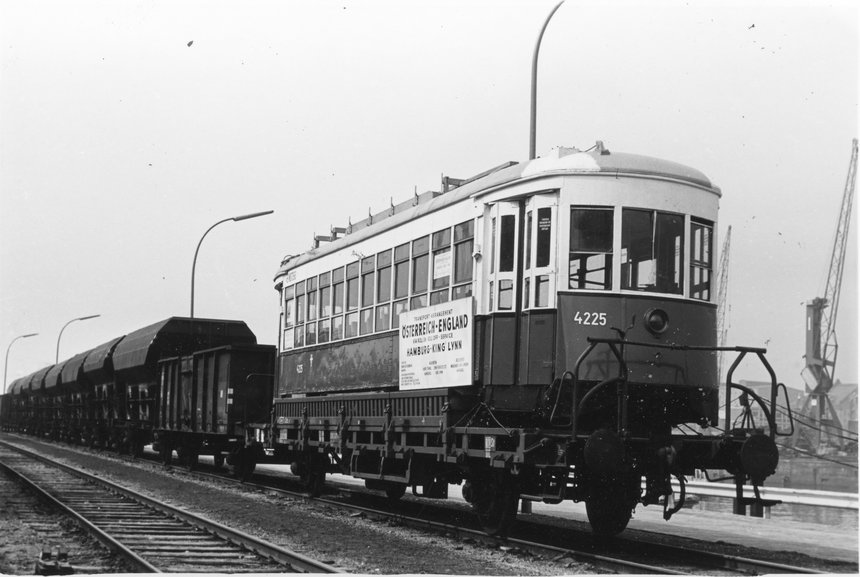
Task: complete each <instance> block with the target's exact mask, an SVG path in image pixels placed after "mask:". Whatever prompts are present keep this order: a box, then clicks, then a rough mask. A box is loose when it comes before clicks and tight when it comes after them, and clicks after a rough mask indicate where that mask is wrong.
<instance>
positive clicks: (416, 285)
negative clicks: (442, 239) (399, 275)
mask: <svg viewBox="0 0 860 577" xmlns="http://www.w3.org/2000/svg"><path fill="white" fill-rule="evenodd" d="M429 253H430V237H429V236H425V237H422V238H419V239H418V240H414V241H412V298H411V299H410V301H409V308H410V309H411V310H413V311H414V310H415V309H420V308H423V307H426V306H427V285H428V280H429V278H428V277H429V276H430V274H429V267H430V254H429Z"/></svg>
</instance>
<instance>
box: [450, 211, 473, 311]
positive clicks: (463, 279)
mask: <svg viewBox="0 0 860 577" xmlns="http://www.w3.org/2000/svg"><path fill="white" fill-rule="evenodd" d="M474 245H475V221H473V220H467V221H466V222H463V223H460V224H458V225H456V226H454V288H453V289H451V292H452V294H451V299H452V300H457V299H462V298H467V297H470V296H472V266H473V261H472V252H473V248H474Z"/></svg>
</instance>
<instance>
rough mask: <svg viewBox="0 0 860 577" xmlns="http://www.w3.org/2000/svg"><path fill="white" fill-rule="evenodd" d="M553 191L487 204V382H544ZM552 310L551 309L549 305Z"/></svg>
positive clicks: (547, 377) (550, 338) (551, 292)
mask: <svg viewBox="0 0 860 577" xmlns="http://www.w3.org/2000/svg"><path fill="white" fill-rule="evenodd" d="M555 210H556V209H555V195H552V194H546V195H535V196H531V197H528V198H524V199H522V200H518V201H504V202H497V203H495V204H493V205H490V206H488V207H487V211H486V212H485V217H486V219H487V220H486V221H485V222H488V223H489V227H488V228H489V230H488V236H489V238H488V239H487V240H488V245H489V247H490V255H492V256H491V259H489V263H488V265H487V270H486V273H487V274H486V277H485V278H486V284H485V287H484V288H485V295H486V298H487V301H486V302H487V303H488V306H487V312H488V313H489V314H488V316H487V321H486V322H487V325H486V329H485V331H484V343H483V347H484V353H485V354H484V366H483V373H484V375H485V382H486V383H488V384H494V385H513V384H548V383H549V382H550V381H551V380H552V373H553V364H552V363H553V354H554V350H555V316H554V315H552V314H549V309H554V307H555V274H554V273H555V240H554V234H555V222H554V221H555ZM553 312H554V310H553Z"/></svg>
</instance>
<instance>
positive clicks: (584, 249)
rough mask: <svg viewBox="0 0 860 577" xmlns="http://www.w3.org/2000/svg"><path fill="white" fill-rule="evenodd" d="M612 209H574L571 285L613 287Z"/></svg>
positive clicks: (571, 230) (572, 215)
mask: <svg viewBox="0 0 860 577" xmlns="http://www.w3.org/2000/svg"><path fill="white" fill-rule="evenodd" d="M612 218H613V217H612V209H611V208H571V209H570V258H569V260H568V277H569V278H568V288H572V289H591V290H610V289H612Z"/></svg>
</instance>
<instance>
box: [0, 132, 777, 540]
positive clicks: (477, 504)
mask: <svg viewBox="0 0 860 577" xmlns="http://www.w3.org/2000/svg"><path fill="white" fill-rule="evenodd" d="M719 197H720V191H719V189H718V188H717V187H715V186H714V185H713V184H712V183H711V182H710V181H709V180H708V179H707V178H706V177H705V176H704V175H703V174H702V173H701V172H699V171H697V170H694V169H692V168H688V167H686V166H682V165H679V164H676V163H673V162H667V161H664V160H659V159H655V158H649V157H645V156H638V155H633V154H620V153H613V152H610V151H609V150H607V149H606V148H605V147H604V146H603V145H602V144H601V143H597V144H596V145H595V146H594V147H593V148H592V149H590V150H588V151H579V150H576V149H566V148H559V149H557V150H556V151H554V152H553V153H552V154H550V155H548V156H546V157H543V158H536V159H534V160H531V161H528V162H524V163H513V162H511V163H506V164H503V165H501V166H498V167H495V168H493V169H491V170H488V171H486V172H484V173H481V174H479V175H477V176H475V177H472V178H468V179H454V178H449V177H444V178H443V181H442V188H441V190H440V191H439V192H426V193H424V194H421V195H417V194H416V195H415V196H414V197H413V198H410V199H408V200H406V201H404V202H402V203H400V204H397V205H394V204H392V206H391V207H390V208H389V209H387V210H385V211H383V212H381V213H378V214H374V215H370V216H368V218H367V219H365V220H363V221H361V222H358V223H356V224H352V225H350V226H349V227H348V228H347V229H337V230H333V231H332V232H333V234H332V237H329V238H328V239H326V240H325V241H322V239H319V238H318V239H315V245H314V247H313V248H312V249H311V250H309V251H307V252H304V253H302V254H299V255H295V256H290V257H287V258H285V259H284V260H283V262H282V263H281V266H280V269H279V270H278V271H277V274H276V276H275V286H276V288H277V290H278V293H279V298H280V319H281V320H280V329H279V338H278V341H279V342H278V347H277V348H276V347H273V346H270V345H259V344H257V342H256V336H255V335H254V334H253V333H252V332H251V331H250V330H249V329H248V327H247V325H245V323H243V322H242V321H230V320H219V319H188V318H177V317H173V318H169V319H166V320H163V321H160V322H158V323H154V324H152V325H150V326H147V327H144V328H142V329H139V330H137V331H133V332H131V333H129V334H127V335H125V336H122V337H118V338H116V339H113V340H111V341H109V342H107V343H104V344H103V345H100V346H98V347H95V348H94V349H91V350H89V351H86V352H84V353H81V354H78V355H75V356H73V357H71V358H70V359H68V360H66V361H63V362H62V363H58V364H57V365H54V366H50V367H45V368H44V369H41V370H39V371H36V372H35V373H33V374H31V375H28V376H26V377H23V378H20V379H17V380H16V381H14V382H13V383H12V384H11V386H10V389H9V391H8V394H6V395H4V396H3V397H2V398H0V419H2V427H3V429H4V430H11V431H19V432H27V433H32V434H36V435H39V436H42V437H46V438H49V439H54V440H62V441H68V442H80V443H87V444H90V445H92V446H97V447H101V448H107V449H113V450H119V451H127V452H130V453H132V454H140V453H141V452H142V451H143V447H144V445H147V444H149V443H152V445H153V448H154V449H155V450H157V451H159V452H160V454H161V456H162V458H163V460H164V461H165V462H167V463H169V462H171V460H172V458H173V454H174V451H175V452H176V453H178V456H179V458H180V461H181V462H182V463H184V464H185V465H187V466H189V467H193V466H194V465H195V464H196V462H197V458H198V456H199V455H200V454H210V455H213V456H214V458H215V462H216V464H218V463H221V462H223V461H224V460H226V461H227V462H228V463H229V464H231V465H232V466H233V467H234V472H235V473H236V474H237V475H238V476H240V477H247V476H248V475H249V474H251V473H252V472H253V471H254V469H255V466H256V464H257V463H261V462H268V463H277V464H289V465H291V467H292V470H293V472H294V473H295V474H297V475H298V476H299V477H300V479H301V481H302V482H303V483H304V485H305V487H306V488H307V489H308V491H309V492H311V493H312V494H316V493H318V492H319V491H320V490H321V488H322V485H323V483H324V480H325V477H326V475H327V474H329V473H344V474H347V475H351V476H354V477H357V478H360V479H363V480H364V481H365V483H366V485H367V487H368V488H370V489H373V490H381V491H384V492H385V493H387V495H388V496H389V497H391V498H392V499H396V498H399V497H401V496H402V495H404V494H405V492H406V490H407V489H410V488H411V489H412V491H413V492H414V493H415V494H419V495H423V496H425V497H430V498H444V497H446V496H447V494H448V488H449V485H451V484H461V485H462V493H463V496H464V497H465V498H466V499H467V500H468V501H469V502H470V503H471V504H472V506H473V507H474V509H475V511H476V512H477V514H478V517H479V519H480V521H481V524H482V526H483V527H484V529H485V530H486V531H487V532H488V533H491V534H497V535H504V534H505V533H506V532H507V530H508V529H509V527H510V526H511V524H512V523H513V521H514V520H515V518H516V513H517V506H518V502H519V500H524V501H543V502H547V503H559V502H562V501H564V500H574V501H584V502H585V505H586V511H587V514H588V518H589V521H590V522H591V524H592V527H593V528H594V530H595V531H596V532H597V533H600V534H605V535H611V534H615V533H618V532H620V531H622V530H623V529H624V528H625V527H626V525H627V523H628V522H629V520H630V518H631V515H632V511H633V509H634V508H635V507H636V506H637V505H638V504H644V505H649V504H657V503H662V506H663V508H664V516H665V517H666V518H667V519H668V518H669V517H671V515H672V514H673V513H674V512H676V511H677V510H678V509H680V507H681V506H683V502H684V479H685V476H687V475H690V474H692V473H694V472H695V471H696V470H705V471H709V472H714V470H722V471H725V473H726V475H727V476H728V478H730V479H732V480H733V481H734V483H735V485H736V487H737V490H738V499H737V501H738V502H739V503H743V502H744V498H743V493H742V489H743V486H744V485H745V484H747V483H750V484H752V485H753V487H755V488H756V489H757V487H758V486H760V485H761V484H762V483H764V481H765V479H766V478H767V477H768V476H770V475H771V474H773V473H774V471H775V470H776V466H777V462H778V458H779V455H778V452H777V449H776V444H775V437H776V435H777V434H780V433H787V434H790V431H782V432H781V431H777V427H776V420H775V418H774V412H775V411H774V409H775V407H776V403H777V396H778V395H779V394H780V392H782V394H783V398H782V399H781V400H782V402H784V404H785V405H786V406H787V404H788V403H787V398H785V397H786V395H785V389H784V387H783V386H782V385H780V384H778V383H777V382H776V376H775V375H774V373H773V370H772V369H771V367H770V365H769V364H768V362H767V360H766V358H765V355H764V353H765V351H764V350H762V349H756V348H745V347H729V348H726V347H718V346H717V343H716V303H715V291H714V267H713V261H714V258H713V257H714V246H715V243H716V230H717V228H716V224H717V210H718V201H719ZM321 242H322V243H321ZM720 351H722V352H725V351H732V352H734V354H735V359H734V362H733V363H732V365H731V368H730V369H729V371H728V374H727V377H726V380H725V382H724V383H722V384H721V383H720V376H719V372H718V367H717V353H718V352H720ZM745 358H752V359H753V360H754V361H756V362H759V363H761V364H762V365H763V367H764V369H765V370H766V371H767V372H768V373H769V375H770V377H771V387H770V394H769V396H768V397H767V398H762V397H760V396H759V395H757V394H756V393H755V392H754V391H752V390H749V389H746V388H744V387H743V386H742V385H740V384H738V383H735V382H734V381H733V374H734V371H735V369H736V368H737V367H738V366H739V364H740V363H741V361H743V360H744V359H745ZM721 391H722V392H723V400H722V401H721ZM736 396H740V399H741V407H743V409H742V412H741V413H740V414H735V415H733V414H732V411H733V403H731V402H725V399H733V398H734V397H736ZM721 402H725V405H724V408H721V406H720V404H721ZM754 407H758V410H757V411H756V412H757V413H758V414H759V415H763V417H764V418H763V420H762V418H759V419H758V422H756V420H755V419H753V418H752V415H753V411H752V409H753V408H754ZM720 417H722V422H721V421H720ZM672 477H675V478H676V479H677V481H678V486H679V494H678V498H677V499H675V493H674V490H673V485H672V483H671V480H672ZM755 495H756V497H755V498H754V499H752V501H753V502H754V504H755V505H756V506H759V507H760V506H761V505H762V501H761V499H760V498H759V497H758V491H757V490H756V491H755Z"/></svg>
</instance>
